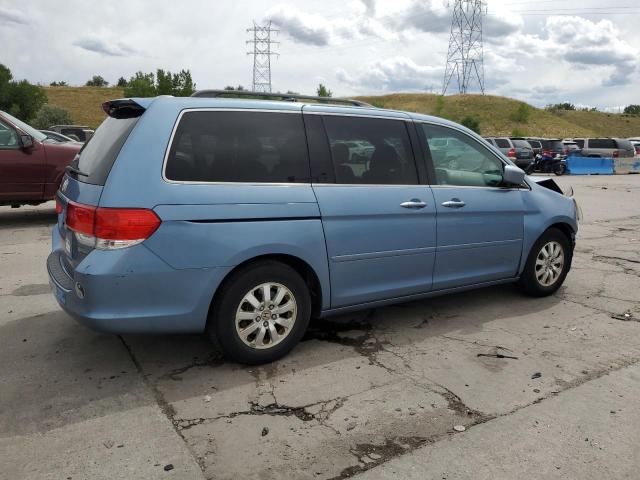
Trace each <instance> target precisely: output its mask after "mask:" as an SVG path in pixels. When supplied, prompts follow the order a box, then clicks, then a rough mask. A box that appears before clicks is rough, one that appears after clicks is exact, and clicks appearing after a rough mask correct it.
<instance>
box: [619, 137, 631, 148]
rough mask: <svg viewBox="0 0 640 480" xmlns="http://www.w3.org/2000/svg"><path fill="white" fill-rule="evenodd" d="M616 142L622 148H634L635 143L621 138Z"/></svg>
mask: <svg viewBox="0 0 640 480" xmlns="http://www.w3.org/2000/svg"><path fill="white" fill-rule="evenodd" d="M616 143H617V144H618V148H620V149H621V150H633V145H632V144H631V142H630V141H629V140H623V139H620V140H616Z"/></svg>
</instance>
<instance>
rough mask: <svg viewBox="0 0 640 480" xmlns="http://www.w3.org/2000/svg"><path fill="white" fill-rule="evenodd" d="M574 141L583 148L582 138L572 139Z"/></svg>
mask: <svg viewBox="0 0 640 480" xmlns="http://www.w3.org/2000/svg"><path fill="white" fill-rule="evenodd" d="M574 142H576V144H577V145H578V146H579V147H580V148H584V139H582V138H576V139H575V140H574Z"/></svg>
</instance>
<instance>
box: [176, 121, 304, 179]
mask: <svg viewBox="0 0 640 480" xmlns="http://www.w3.org/2000/svg"><path fill="white" fill-rule="evenodd" d="M165 176H166V177H167V179H169V180H178V181H193V182H257V183H308V182H309V181H310V172H309V160H308V158H307V145H306V140H305V134H304V126H303V123H302V115H301V114H299V113H271V112H254V111H246V112H225V111H217V112H216V111H206V112H186V113H185V114H184V115H183V116H182V118H181V120H180V123H179V125H178V128H177V129H176V132H175V135H174V138H173V142H172V144H171V148H170V149H169V155H168V158H167V165H166V170H165Z"/></svg>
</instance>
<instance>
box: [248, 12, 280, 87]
mask: <svg viewBox="0 0 640 480" xmlns="http://www.w3.org/2000/svg"><path fill="white" fill-rule="evenodd" d="M247 32H251V33H253V39H252V40H247V44H253V52H247V55H253V91H254V92H267V93H271V56H272V55H278V54H277V53H275V52H272V51H271V45H276V44H278V43H279V42H275V41H273V40H271V34H272V33H278V32H279V30H277V29H274V28H271V21H268V22H266V23H265V24H264V25H258V24H257V23H256V22H253V28H247Z"/></svg>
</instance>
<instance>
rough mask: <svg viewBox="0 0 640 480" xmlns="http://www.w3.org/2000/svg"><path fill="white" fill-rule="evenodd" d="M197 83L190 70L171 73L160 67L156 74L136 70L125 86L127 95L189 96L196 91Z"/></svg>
mask: <svg viewBox="0 0 640 480" xmlns="http://www.w3.org/2000/svg"><path fill="white" fill-rule="evenodd" d="M195 89H196V85H195V83H193V79H192V78H191V72H189V70H180V72H179V73H171V72H170V71H168V70H163V69H161V68H159V69H158V70H157V71H156V74H155V75H154V74H153V73H143V72H136V74H135V75H134V76H133V77H131V79H130V80H129V81H128V82H127V85H126V86H125V88H124V95H125V96H126V97H155V96H157V95H173V96H175V97H188V96H189V95H191V94H192V93H193V92H195Z"/></svg>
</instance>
